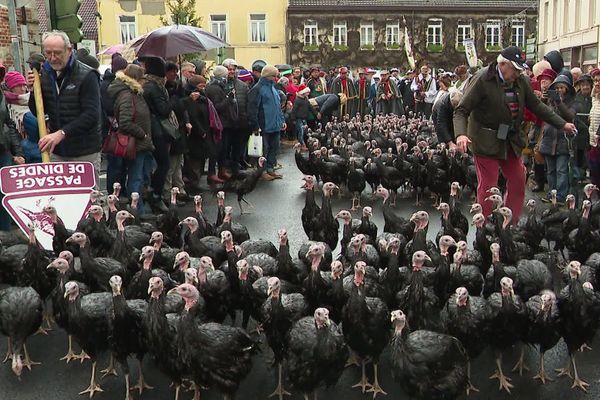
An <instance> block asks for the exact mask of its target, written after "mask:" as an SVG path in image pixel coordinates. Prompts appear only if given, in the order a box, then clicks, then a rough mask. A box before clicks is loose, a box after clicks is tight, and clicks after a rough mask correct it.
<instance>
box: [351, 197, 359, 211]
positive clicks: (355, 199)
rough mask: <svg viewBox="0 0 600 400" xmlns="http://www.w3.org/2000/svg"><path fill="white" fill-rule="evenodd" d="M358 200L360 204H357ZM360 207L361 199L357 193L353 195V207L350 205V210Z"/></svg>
mask: <svg viewBox="0 0 600 400" xmlns="http://www.w3.org/2000/svg"><path fill="white" fill-rule="evenodd" d="M357 200H358V205H356V201H357ZM358 209H360V199H357V196H356V194H354V195H353V196H352V207H350V211H354V210H358Z"/></svg>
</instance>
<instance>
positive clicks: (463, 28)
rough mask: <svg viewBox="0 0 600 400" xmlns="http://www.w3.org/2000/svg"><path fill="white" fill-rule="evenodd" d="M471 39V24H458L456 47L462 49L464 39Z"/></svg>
mask: <svg viewBox="0 0 600 400" xmlns="http://www.w3.org/2000/svg"><path fill="white" fill-rule="evenodd" d="M470 37H471V24H460V23H459V24H458V27H457V28H456V47H464V45H465V39H466V38H470Z"/></svg>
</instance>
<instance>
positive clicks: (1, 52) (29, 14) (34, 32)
mask: <svg viewBox="0 0 600 400" xmlns="http://www.w3.org/2000/svg"><path fill="white" fill-rule="evenodd" d="M25 12H26V18H27V22H28V27H29V29H28V30H29V40H30V41H31V42H39V28H38V23H37V17H35V16H36V13H35V12H34V11H32V10H31V9H29V8H27V9H26V10H25ZM20 18H21V13H20V11H17V29H18V34H19V35H20V31H21V28H20V23H21V21H20ZM30 48H31V47H30ZM31 51H39V49H35V48H31ZM0 62H1V63H2V64H4V65H5V66H6V67H9V68H10V67H12V66H13V65H14V59H13V54H12V48H11V41H10V27H9V24H8V8H6V7H5V6H0Z"/></svg>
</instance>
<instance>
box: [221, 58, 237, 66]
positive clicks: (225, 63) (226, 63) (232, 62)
mask: <svg viewBox="0 0 600 400" xmlns="http://www.w3.org/2000/svg"><path fill="white" fill-rule="evenodd" d="M221 65H222V66H224V67H225V68H227V67H228V66H230V65H235V66H236V67H237V65H238V63H237V61H235V60H234V59H233V58H226V59H224V60H223V62H222V63H221Z"/></svg>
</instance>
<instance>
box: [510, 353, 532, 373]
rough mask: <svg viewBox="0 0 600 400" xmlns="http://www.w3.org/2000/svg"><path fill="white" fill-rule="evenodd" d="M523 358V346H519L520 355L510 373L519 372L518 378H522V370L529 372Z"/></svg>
mask: <svg viewBox="0 0 600 400" xmlns="http://www.w3.org/2000/svg"><path fill="white" fill-rule="evenodd" d="M524 356H525V346H521V355H520V356H519V361H517V363H516V364H515V366H514V367H513V369H512V372H515V371H517V370H518V371H519V376H523V370H525V371H529V367H527V366H526V365H525V361H524V360H523V357H524Z"/></svg>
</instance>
